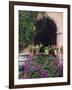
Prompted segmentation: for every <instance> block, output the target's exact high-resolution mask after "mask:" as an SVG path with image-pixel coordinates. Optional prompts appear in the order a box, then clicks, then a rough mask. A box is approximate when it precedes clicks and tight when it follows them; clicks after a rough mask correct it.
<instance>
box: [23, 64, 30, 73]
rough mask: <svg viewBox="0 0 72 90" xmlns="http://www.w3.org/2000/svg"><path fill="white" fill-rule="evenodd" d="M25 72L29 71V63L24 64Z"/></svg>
mask: <svg viewBox="0 0 72 90" xmlns="http://www.w3.org/2000/svg"><path fill="white" fill-rule="evenodd" d="M24 71H25V72H28V71H29V64H28V62H25V64H24Z"/></svg>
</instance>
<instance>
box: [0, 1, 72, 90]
mask: <svg viewBox="0 0 72 90" xmlns="http://www.w3.org/2000/svg"><path fill="white" fill-rule="evenodd" d="M17 1H18V0H17ZM22 1H33V2H35V1H37V0H22ZM8 2H9V0H1V1H0V90H8V78H9V75H8V72H9V70H8V69H9V42H8V39H9V12H8V10H9V5H8ZM38 2H48V3H64V4H68V3H69V4H71V7H72V0H38ZM71 15H72V12H71ZM71 21H72V17H71ZM71 33H72V31H71ZM71 38H72V35H71ZM71 44H72V43H71ZM71 64H72V62H71ZM71 68H72V66H71ZM71 76H72V72H71ZM41 89H42V90H44V89H45V90H71V89H72V83H71V85H70V86H53V87H41V88H28V89H25V90H41ZM19 90H21V89H19ZM22 90H24V89H22Z"/></svg>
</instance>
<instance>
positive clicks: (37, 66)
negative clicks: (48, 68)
mask: <svg viewBox="0 0 72 90" xmlns="http://www.w3.org/2000/svg"><path fill="white" fill-rule="evenodd" d="M40 69H41V66H40V65H34V66H32V71H36V72H38V71H40Z"/></svg>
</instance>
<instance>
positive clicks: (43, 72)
mask: <svg viewBox="0 0 72 90" xmlns="http://www.w3.org/2000/svg"><path fill="white" fill-rule="evenodd" d="M40 77H41V78H45V77H48V72H47V71H45V70H43V71H42V72H41V74H40Z"/></svg>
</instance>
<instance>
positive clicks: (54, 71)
mask: <svg viewBox="0 0 72 90" xmlns="http://www.w3.org/2000/svg"><path fill="white" fill-rule="evenodd" d="M62 76H63V62H62V60H59V58H58V57H56V56H54V55H51V54H48V55H47V54H45V53H44V54H38V55H36V54H35V55H33V54H29V56H28V60H27V61H26V62H24V64H23V65H22V66H19V78H20V79H21V78H23V79H24V78H26V79H27V78H49V77H62Z"/></svg>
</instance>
